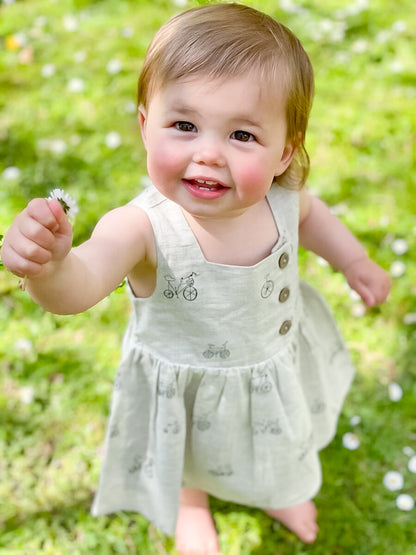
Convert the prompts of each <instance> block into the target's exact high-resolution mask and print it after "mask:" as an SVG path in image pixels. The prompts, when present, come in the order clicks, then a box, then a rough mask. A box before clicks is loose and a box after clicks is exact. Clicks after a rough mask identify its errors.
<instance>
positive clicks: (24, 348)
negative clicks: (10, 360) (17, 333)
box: [13, 337, 33, 357]
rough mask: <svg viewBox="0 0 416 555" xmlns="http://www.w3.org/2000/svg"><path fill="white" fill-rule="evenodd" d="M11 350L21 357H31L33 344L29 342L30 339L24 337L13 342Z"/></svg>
mask: <svg viewBox="0 0 416 555" xmlns="http://www.w3.org/2000/svg"><path fill="white" fill-rule="evenodd" d="M13 348H14V350H15V351H16V352H17V353H19V354H20V355H21V356H23V357H24V356H28V355H31V354H32V353H33V343H32V342H31V341H30V339H26V338H25V337H23V338H22V339H18V340H17V341H15V342H14V345H13Z"/></svg>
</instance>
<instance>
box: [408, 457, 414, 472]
mask: <svg viewBox="0 0 416 555" xmlns="http://www.w3.org/2000/svg"><path fill="white" fill-rule="evenodd" d="M407 468H408V469H409V470H410V472H413V474H416V456H415V455H413V457H412V458H411V459H410V460H409V462H408V465H407Z"/></svg>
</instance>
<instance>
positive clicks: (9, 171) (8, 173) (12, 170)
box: [2, 166, 20, 180]
mask: <svg viewBox="0 0 416 555" xmlns="http://www.w3.org/2000/svg"><path fill="white" fill-rule="evenodd" d="M2 176H3V179H10V180H11V179H19V177H20V170H19V168H16V166H9V167H8V168H6V169H5V170H4V171H3V173H2Z"/></svg>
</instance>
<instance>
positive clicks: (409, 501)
mask: <svg viewBox="0 0 416 555" xmlns="http://www.w3.org/2000/svg"><path fill="white" fill-rule="evenodd" d="M396 505H397V507H398V508H399V509H401V510H402V511H411V510H412V509H413V507H414V506H415V502H414V500H413V497H410V495H408V494H407V493H402V494H400V495H399V496H398V497H397V499H396Z"/></svg>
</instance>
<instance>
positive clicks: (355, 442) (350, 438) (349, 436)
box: [342, 432, 360, 451]
mask: <svg viewBox="0 0 416 555" xmlns="http://www.w3.org/2000/svg"><path fill="white" fill-rule="evenodd" d="M342 445H343V446H344V447H345V448H346V449H349V450H350V451H355V449H358V447H359V446H360V440H359V439H358V436H356V435H355V434H353V433H351V432H347V433H346V434H344V435H343V436H342Z"/></svg>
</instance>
